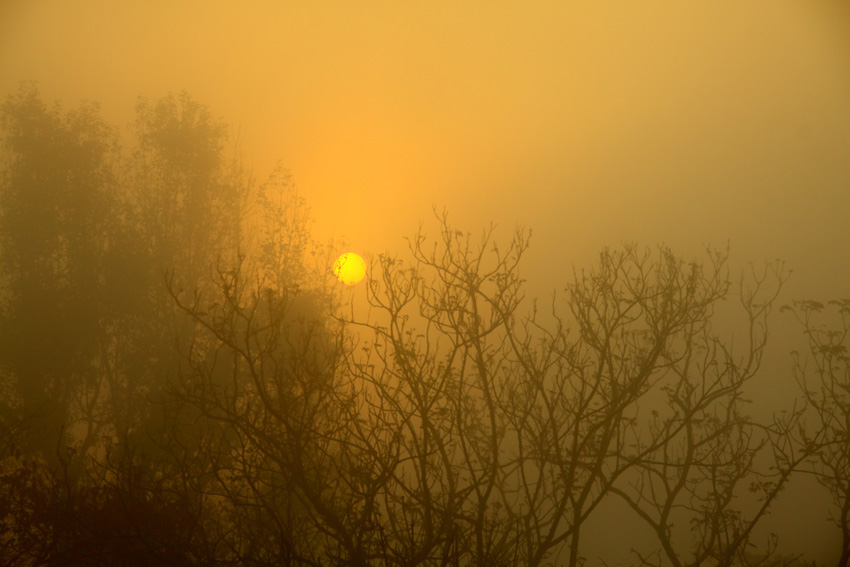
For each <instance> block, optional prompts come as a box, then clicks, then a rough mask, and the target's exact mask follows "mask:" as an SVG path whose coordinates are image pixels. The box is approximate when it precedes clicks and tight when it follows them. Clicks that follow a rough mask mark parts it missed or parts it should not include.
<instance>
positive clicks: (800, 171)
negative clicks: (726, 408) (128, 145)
mask: <svg viewBox="0 0 850 567" xmlns="http://www.w3.org/2000/svg"><path fill="white" fill-rule="evenodd" d="M23 80H35V81H37V83H38V85H39V88H40V90H41V91H42V94H43V96H44V97H45V98H47V99H50V100H52V99H60V100H61V101H62V102H63V104H64V105H65V107H66V108H67V107H73V106H76V105H77V104H78V103H79V102H80V101H81V100H82V99H88V100H95V101H99V102H100V103H101V105H102V108H103V111H104V115H105V117H106V118H107V119H109V120H111V121H114V122H117V123H119V124H122V125H124V126H127V125H129V123H130V121H131V120H132V113H133V108H134V105H135V102H136V98H137V97H138V96H146V97H149V98H159V97H161V96H164V95H166V94H168V93H169V92H180V91H183V90H186V91H188V92H189V93H190V94H192V95H193V96H194V97H195V98H196V99H197V100H199V101H200V102H202V103H204V104H207V105H209V106H210V107H211V109H212V111H213V113H214V114H216V115H219V116H221V117H223V118H224V119H225V121H226V122H228V123H229V124H231V125H232V127H233V132H234V135H235V134H236V133H237V132H238V139H239V141H240V144H241V147H242V149H243V150H244V152H245V153H246V155H247V157H248V160H249V163H250V164H252V166H253V168H254V171H255V174H256V175H257V177H258V178H259V179H263V178H264V177H265V176H266V175H267V174H268V173H269V172H270V171H271V169H272V168H273V166H274V165H275V163H276V162H277V161H278V160H279V161H281V162H282V163H283V165H285V166H286V167H287V168H289V169H290V170H291V172H292V174H293V176H294V179H295V182H296V184H297V185H298V187H299V190H300V191H301V192H302V194H303V195H304V196H305V197H306V199H307V200H308V203H309V205H310V206H311V207H312V209H313V213H314V216H315V218H316V224H315V236H317V237H319V238H320V239H326V238H329V237H331V236H337V237H339V236H347V237H348V239H349V241H350V243H351V248H352V249H354V250H355V251H358V252H361V253H364V255H368V254H370V253H378V252H382V251H385V250H398V249H400V248H401V246H402V245H403V242H402V240H401V237H402V236H405V235H410V234H412V233H413V232H414V231H415V230H416V228H417V226H418V223H419V221H420V220H423V219H424V220H427V219H428V218H429V217H430V214H431V213H430V211H431V208H432V206H433V205H436V206H438V207H440V208H442V207H446V208H447V209H448V210H449V212H450V214H451V216H452V217H453V218H454V219H455V220H456V222H457V223H458V224H459V225H460V228H464V229H468V230H478V229H479V228H481V227H483V226H485V225H486V224H488V223H489V222H490V221H495V222H497V223H498V224H499V225H500V226H501V227H502V228H503V229H504V233H503V234H504V236H505V237H508V236H509V235H510V231H511V230H512V228H513V227H514V226H515V225H516V224H520V225H523V226H525V227H528V228H531V229H533V231H534V237H533V240H532V250H531V253H530V256H529V263H528V264H527V273H526V275H527V277H528V278H529V279H530V280H531V281H532V282H536V283H535V285H536V286H537V287H538V289H544V288H545V289H550V288H552V287H561V284H562V283H563V282H564V281H565V280H564V278H565V277H566V275H567V274H568V273H569V272H570V271H571V268H572V266H573V264H577V265H579V266H583V265H587V264H588V263H589V261H590V260H591V258H592V256H593V255H594V254H595V253H596V252H597V251H598V250H599V248H600V247H601V246H602V245H605V244H613V245H617V244H618V243H620V242H621V241H623V240H636V241H639V242H643V243H646V244H650V245H652V244H655V243H658V242H665V243H667V244H669V245H671V246H672V247H674V248H676V249H679V250H683V251H686V252H692V251H698V250H699V249H700V246H701V245H703V244H714V245H718V246H724V245H725V244H726V242H727V241H729V242H730V244H731V247H732V252H733V256H734V258H735V259H736V260H737V261H741V262H743V261H745V260H749V259H753V260H758V259H761V258H765V257H767V258H774V257H781V258H784V259H786V260H787V261H788V263H789V266H790V267H791V268H792V269H794V270H795V272H796V275H795V278H794V279H793V280H792V282H791V284H790V286H789V290H790V292H791V293H792V294H794V295H798V296H799V295H805V296H817V297H819V298H828V297H832V296H844V297H847V296H850V261H849V260H850V238H848V236H850V226H848V219H850V2H847V1H844V0H836V1H818V0H806V1H803V0H793V1H792V0H762V1H755V0H751V1H747V2H741V1H740V0H735V1H718V0H712V1H703V2H692V1H684V0H682V1H670V2H659V1H652V0H650V1H641V2H636V1H631V0H629V1H626V0H622V1H616V2H615V1H603V0H599V1H575V2H567V1H549V2H543V1H539V2H510V3H508V2H492V1H489V2H483V1H482V2H478V1H452V2H427V3H426V2H413V1H411V2H361V1H350V2H319V1H313V2H286V1H284V0H276V1H274V2H271V1H254V2H247V1H246V2H238V3H237V2H211V1H209V0H206V1H180V2H178V1H175V0H144V1H142V0H139V1H122V2H119V1H117V0H109V1H107V0H99V1H98V0H78V1H64V2H60V1H56V0H52V1H48V0H0V96H3V97H5V96H6V95H8V94H10V93H12V92H14V91H15V90H17V88H18V84H19V83H20V82H21V81H23Z"/></svg>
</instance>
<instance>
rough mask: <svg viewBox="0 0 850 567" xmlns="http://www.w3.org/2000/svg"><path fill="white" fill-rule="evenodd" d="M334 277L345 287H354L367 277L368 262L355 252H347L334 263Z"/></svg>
mask: <svg viewBox="0 0 850 567" xmlns="http://www.w3.org/2000/svg"><path fill="white" fill-rule="evenodd" d="M334 275H335V276H336V277H337V278H339V281H341V282H342V283H344V284H345V285H354V284H356V283H357V282H359V281H360V280H362V279H363V277H364V276H365V275H366V262H364V261H363V258H361V257H360V256H359V255H357V254H355V253H354V252H346V253H345V254H343V255H342V256H340V257H339V258H337V259H336V262H334Z"/></svg>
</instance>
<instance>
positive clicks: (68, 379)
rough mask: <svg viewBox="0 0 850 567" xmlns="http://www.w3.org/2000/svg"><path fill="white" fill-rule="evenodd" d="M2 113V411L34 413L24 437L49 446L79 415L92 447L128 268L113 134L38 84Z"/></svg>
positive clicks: (16, 416) (87, 110)
mask: <svg viewBox="0 0 850 567" xmlns="http://www.w3.org/2000/svg"><path fill="white" fill-rule="evenodd" d="M2 121H3V122H2V125H3V131H4V133H5V136H4V139H3V142H4V153H5V156H6V160H7V161H6V169H5V175H4V176H3V178H2V187H0V215H2V217H0V254H2V263H3V267H4V269H3V277H4V279H5V281H4V284H5V286H4V287H5V296H4V305H3V310H2V321H0V334H2V336H0V349H2V354H0V360H2V367H3V373H4V379H5V380H7V381H10V382H11V383H13V384H14V390H15V395H14V396H10V397H9V398H5V400H7V404H8V405H6V407H5V408H4V411H5V414H6V415H5V418H4V420H5V421H7V422H14V421H16V420H21V419H25V420H27V426H26V428H25V429H23V431H25V432H26V437H27V439H26V440H25V439H24V438H19V439H18V440H17V442H18V443H24V444H25V445H26V446H27V447H28V448H32V449H36V450H39V451H41V452H42V453H44V454H45V455H48V456H49V455H52V454H53V453H54V452H55V448H56V441H55V439H56V437H57V436H58V435H60V432H61V431H62V430H63V427H64V430H65V431H70V430H71V429H72V428H73V426H74V425H75V424H80V425H81V428H77V429H75V430H74V431H73V433H74V434H76V435H79V436H81V439H82V442H83V443H84V444H87V445H90V444H91V443H93V442H94V438H95V436H96V435H95V434H96V431H97V429H98V425H99V423H100V421H101V417H100V416H99V415H97V412H98V408H97V404H98V402H99V401H100V398H101V396H102V392H103V383H102V380H101V373H102V372H103V371H104V369H105V368H107V367H108V361H107V356H108V355H107V350H108V346H107V343H108V339H107V335H108V332H109V326H110V324H111V321H112V320H113V318H114V317H115V310H116V305H115V303H114V302H113V301H112V300H114V299H116V297H118V293H117V292H116V289H115V284H116V282H117V280H119V279H120V278H121V267H120V263H121V250H120V237H119V234H118V231H117V230H116V226H115V223H116V220H117V214H116V210H117V201H116V196H115V194H114V188H115V182H116V171H115V163H116V159H117V145H116V144H117V138H116V133H115V131H114V130H113V129H112V128H111V127H109V126H108V125H107V124H105V123H104V122H103V121H102V120H101V119H100V118H99V117H98V115H97V107H96V106H94V105H83V106H81V107H80V108H79V109H77V110H73V111H69V112H67V113H63V112H62V110H61V109H60V108H59V107H58V106H57V107H54V108H47V107H46V106H45V105H44V104H43V103H42V102H41V100H40V98H39V96H38V93H37V91H36V90H35V89H34V88H33V87H24V88H22V89H21V91H20V92H18V93H17V94H16V95H13V96H11V97H10V98H9V99H8V100H7V101H6V102H5V104H4V105H3V107H2ZM8 402H11V403H10V404H9V403H8Z"/></svg>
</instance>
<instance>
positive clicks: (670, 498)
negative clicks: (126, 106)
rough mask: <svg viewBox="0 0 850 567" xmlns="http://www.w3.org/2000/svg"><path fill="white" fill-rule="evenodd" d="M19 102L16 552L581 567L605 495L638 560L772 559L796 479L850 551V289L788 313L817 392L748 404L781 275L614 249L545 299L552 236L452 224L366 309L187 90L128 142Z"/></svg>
mask: <svg viewBox="0 0 850 567" xmlns="http://www.w3.org/2000/svg"><path fill="white" fill-rule="evenodd" d="M2 117H3V118H2V127H3V154H2V155H3V162H2V163H3V175H2V178H0V259H2V262H3V264H2V265H3V270H2V288H0V289H2V293H0V306H2V309H0V339H2V341H1V342H0V393H2V396H0V558H2V563H3V564H4V565H42V564H43V565H98V564H110V565H115V564H119V565H120V564H127V565H135V564H145V565H234V564H240V565H242V564H244V565H256V566H262V565H310V566H318V565H351V566H365V565H386V566H389V565H404V566H414V565H445V566H448V565H455V566H460V565H465V566H466V565H469V566H472V565H476V566H493V565H523V566H534V567H538V566H542V565H552V564H566V565H570V566H571V567H574V566H578V565H582V564H584V563H585V562H586V561H587V557H586V555H587V551H586V549H585V543H584V542H585V539H586V537H585V536H586V533H587V531H588V525H589V524H588V522H589V521H590V520H591V519H592V518H593V519H599V518H603V517H604V512H603V510H604V508H605V505H606V503H609V502H610V503H614V504H617V503H619V505H620V506H622V507H623V508H624V509H625V510H629V511H631V513H633V515H634V518H635V519H636V520H637V521H639V522H642V523H643V524H644V525H645V526H648V527H649V528H650V530H651V533H653V534H654V536H655V539H656V541H655V542H642V544H641V545H638V546H636V549H635V553H636V558H637V560H638V561H640V562H641V563H643V564H668V563H669V564H671V565H676V566H679V565H704V564H711V565H752V564H756V563H760V562H761V563H764V564H767V562H768V561H770V559H769V557H770V554H771V552H772V551H773V550H774V548H775V544H776V541H775V540H774V539H768V540H767V541H766V542H764V543H763V542H760V541H756V539H755V538H754V536H753V534H754V531H753V530H754V528H755V527H756V526H757V525H759V523H760V521H761V520H762V518H763V517H764V516H765V514H766V513H767V512H768V511H769V510H770V508H771V506H772V505H773V504H774V503H775V501H776V499H777V498H778V497H779V495H780V493H781V492H782V489H783V488H784V486H785V485H786V484H787V482H788V480H789V479H790V478H791V477H792V475H794V474H796V472H797V471H799V470H802V469H803V467H804V466H810V467H811V468H810V469H809V471H810V472H813V473H814V474H816V475H817V476H818V478H819V479H820V481H821V482H822V483H823V484H824V485H825V486H826V487H827V488H828V489H829V490H831V492H832V494H833V495H834V496H835V498H836V505H837V509H838V510H839V512H838V514H837V515H836V522H837V523H838V525H839V527H840V528H841V529H842V530H843V534H844V547H843V555H842V565H846V564H847V556H848V551H847V550H848V548H849V547H850V546H848V545H847V542H848V541H850V536H848V535H847V534H848V533H850V532H848V527H847V526H848V514H847V511H848V510H850V506H848V504H847V503H848V502H850V499H848V494H850V491H848V490H847V487H848V484H847V482H848V481H847V478H848V470H847V451H846V447H847V435H848V432H847V427H846V421H847V419H846V418H847V412H846V411H844V410H845V409H846V406H847V403H846V402H847V400H846V399H845V398H846V395H847V388H846V382H847V356H846V351H845V348H844V347H845V339H846V336H847V329H848V317H847V313H848V312H850V311H848V306H847V304H846V302H843V303H842V302H839V303H835V304H834V306H835V308H836V310H837V313H838V315H839V321H840V324H839V326H838V327H835V328H832V329H828V328H821V327H819V326H818V325H817V324H816V319H817V317H816V316H818V314H819V313H820V311H821V310H822V309H823V306H821V305H820V304H815V303H813V302H802V303H798V304H795V306H794V313H795V314H796V315H797V317H798V319H799V320H800V322H801V324H802V325H803V328H804V330H805V331H806V334H807V337H808V339H809V358H810V360H812V361H813V365H814V368H813V371H810V368H809V367H808V366H806V364H804V358H803V357H799V358H798V359H797V364H796V367H795V372H796V376H797V379H798V382H799V384H800V385H801V389H802V395H803V398H804V399H805V404H800V406H799V407H797V408H795V407H792V408H789V410H788V411H787V412H785V413H784V414H777V417H774V418H772V419H768V420H765V421H759V420H756V419H754V418H753V417H751V416H750V415H749V412H748V405H749V402H747V400H746V399H745V391H746V388H747V386H748V384H749V383H750V382H751V381H752V380H753V379H754V378H755V377H756V376H757V373H758V371H759V369H760V367H761V362H762V357H763V356H764V353H765V345H766V340H767V328H768V318H769V315H770V313H771V310H772V307H773V305H774V303H775V301H776V297H777V295H776V294H777V293H778V290H779V289H780V288H781V286H782V283H783V282H784V280H785V277H786V274H785V272H784V270H783V269H782V267H781V266H780V265H778V264H775V265H768V266H766V267H765V268H764V270H763V271H753V272H751V273H750V274H749V276H748V277H747V278H742V279H741V281H740V282H739V285H738V286H737V287H736V286H735V282H733V280H732V279H731V278H730V276H729V273H728V272H729V269H728V267H727V254H726V253H725V252H719V251H712V250H709V251H708V252H707V253H706V254H705V255H704V256H702V257H699V258H695V259H685V258H683V257H681V256H679V255H677V254H675V253H674V252H673V251H672V250H671V249H669V248H666V247H659V248H658V249H657V250H656V251H652V250H649V249H647V250H644V249H641V248H639V247H637V246H634V245H627V246H624V247H622V248H619V249H605V250H603V251H602V252H601V253H600V255H599V258H598V261H597V262H596V263H595V265H593V266H592V267H590V268H588V269H586V270H580V271H576V272H575V273H574V276H573V278H572V279H571V281H570V282H568V283H567V284H566V285H565V286H564V289H563V290H562V291H561V292H559V293H558V294H556V295H554V296H553V298H552V302H551V304H550V305H549V306H548V308H546V309H544V308H542V307H541V305H540V304H538V302H537V301H536V300H533V299H531V298H526V296H525V282H524V280H523V278H522V276H521V268H522V259H523V256H524V254H525V252H526V250H527V248H528V245H529V237H530V234H529V233H527V232H525V231H521V230H518V231H516V232H514V234H513V237H512V238H511V239H510V240H509V241H508V242H507V243H500V242H499V239H498V238H497V236H496V230H495V229H494V228H492V227H491V228H489V229H487V230H484V231H483V232H482V233H481V234H480V235H479V236H477V237H476V236H474V235H472V234H470V233H466V232H463V231H459V230H457V229H456V228H455V227H453V226H452V225H451V223H450V222H449V220H448V217H447V215H446V214H445V213H443V214H438V215H436V217H437V218H436V226H437V232H436V238H431V237H429V236H428V234H427V233H426V231H425V230H424V229H423V228H420V230H419V232H418V233H417V234H416V235H414V236H413V237H412V239H411V240H410V241H409V250H408V251H407V253H406V254H404V255H401V256H391V255H382V256H379V257H378V258H377V259H376V261H375V262H374V264H373V265H372V267H371V268H372V269H371V270H370V273H371V278H370V279H369V280H367V282H366V283H365V289H363V288H362V287H361V288H358V289H359V290H361V291H362V294H361V295H362V296H363V297H360V298H358V299H356V300H353V301H355V302H357V301H363V302H365V305H360V304H356V303H352V304H351V305H346V303H345V302H346V298H347V297H348V298H350V297H352V296H351V295H346V294H345V293H342V292H341V291H340V290H341V288H340V286H338V285H336V286H335V285H334V282H333V278H332V276H331V274H330V273H329V267H330V264H331V260H332V255H331V254H330V248H325V247H322V246H320V245H319V244H317V243H316V242H314V241H313V240H312V238H311V236H310V233H309V224H310V215H309V210H308V209H307V208H306V205H305V203H304V201H303V199H301V198H300V197H299V195H298V193H297V191H296V190H295V186H294V183H293V182H292V180H291V178H290V177H289V175H288V174H287V173H286V171H285V170H284V169H282V168H278V169H277V170H275V171H274V172H273V173H272V175H271V176H270V177H269V178H268V179H267V180H266V181H265V182H264V183H259V184H258V183H256V182H255V181H254V179H253V178H252V177H251V176H250V175H249V174H248V173H247V172H246V171H245V169H244V168H243V167H242V166H241V163H240V161H239V158H238V156H236V157H234V158H233V159H228V158H227V157H226V155H225V154H226V150H225V148H226V147H227V135H226V134H227V132H226V128H225V127H224V126H223V124H222V123H221V122H220V121H218V120H216V119H214V118H213V116H212V115H211V114H210V112H209V110H208V109H206V108H205V107H204V106H203V105H200V104H199V103H197V102H196V101H194V100H193V99H192V98H191V97H189V96H188V95H185V94H184V95H180V96H168V97H165V98H163V99H161V100H158V101H153V102H151V101H146V100H142V101H140V102H139V104H138V106H137V120H136V123H135V132H134V134H135V137H134V139H133V140H132V141H131V142H130V145H129V148H130V149H129V150H128V151H127V152H126V153H123V154H122V153H121V151H120V149H119V146H118V143H117V141H118V134H117V131H116V130H114V129H113V128H111V127H110V126H108V125H107V124H105V123H104V122H103V121H102V120H101V119H100V118H99V117H98V114H97V109H96V107H95V106H93V105H83V106H82V107H81V108H79V109H77V110H72V111H70V112H65V111H63V110H62V109H61V108H60V107H58V106H55V107H52V108H48V107H47V106H46V105H45V104H44V103H43V102H41V100H40V98H39V96H38V93H37V91H36V90H35V89H34V88H33V87H25V88H23V89H22V90H21V91H19V92H18V93H17V94H15V95H13V96H11V97H10V98H9V99H7V102H6V103H5V105H4V106H3V109H2ZM358 293H359V292H358ZM735 297H737V298H738V303H737V307H738V309H737V312H738V313H739V323H740V325H739V327H738V328H740V329H741V330H743V331H744V336H746V337H747V338H748V339H747V341H746V342H745V343H744V344H741V343H740V342H738V343H736V344H735V348H734V349H733V347H732V341H731V338H730V336H729V335H726V334H723V333H720V332H719V331H718V328H719V327H720V326H721V325H719V324H718V323H719V322H723V321H722V318H721V317H720V316H719V315H718V313H719V312H720V311H721V310H723V311H732V310H733V307H734V302H733V301H731V299H732V298H735ZM813 459H814V460H813ZM807 463H808V465H806V464H807ZM756 544H762V545H761V546H758V545H756Z"/></svg>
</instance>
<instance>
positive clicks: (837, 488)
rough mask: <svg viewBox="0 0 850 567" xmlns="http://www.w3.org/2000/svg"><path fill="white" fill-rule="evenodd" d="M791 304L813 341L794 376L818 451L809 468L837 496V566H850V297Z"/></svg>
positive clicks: (809, 438) (810, 440) (807, 435)
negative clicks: (849, 336) (849, 298)
mask: <svg viewBox="0 0 850 567" xmlns="http://www.w3.org/2000/svg"><path fill="white" fill-rule="evenodd" d="M789 309H790V310H791V312H792V313H793V314H794V316H795V317H796V319H797V321H798V322H799V323H800V326H801V328H802V329H803V332H804V333H805V335H806V339H807V342H808V345H807V346H808V352H807V353H806V354H804V355H801V354H800V353H798V352H795V353H794V376H795V378H796V379H797V383H798V385H799V387H800V391H801V392H802V396H803V399H804V400H805V402H806V411H805V415H806V417H807V418H808V420H809V421H808V423H807V424H806V427H805V428H803V429H802V430H801V433H802V436H803V442H804V444H805V445H806V446H808V447H810V448H812V450H814V451H816V453H815V458H814V459H813V461H812V462H811V468H810V471H811V472H812V473H813V474H814V475H815V476H816V478H817V479H818V482H820V483H821V485H823V486H824V487H826V489H827V490H828V491H829V493H830V495H831V496H832V498H833V502H834V505H835V509H834V510H833V514H832V521H833V522H834V523H835V525H836V526H837V527H838V528H839V530H841V550H840V552H841V554H840V556H839V560H838V565H839V566H840V567H846V566H847V565H848V564H850V356H848V352H847V344H848V333H850V301H848V300H846V299H845V300H834V301H830V302H829V303H828V305H824V304H822V303H819V302H817V301H796V302H794V303H793V304H792V306H790V307H789ZM824 311H826V313H824ZM830 312H831V313H830ZM827 314H831V315H832V320H831V321H830V320H829V319H827ZM827 321H828V322H827Z"/></svg>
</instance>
